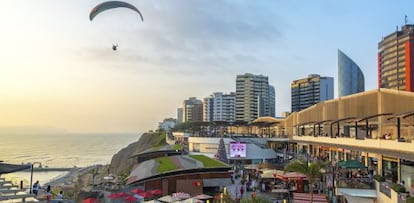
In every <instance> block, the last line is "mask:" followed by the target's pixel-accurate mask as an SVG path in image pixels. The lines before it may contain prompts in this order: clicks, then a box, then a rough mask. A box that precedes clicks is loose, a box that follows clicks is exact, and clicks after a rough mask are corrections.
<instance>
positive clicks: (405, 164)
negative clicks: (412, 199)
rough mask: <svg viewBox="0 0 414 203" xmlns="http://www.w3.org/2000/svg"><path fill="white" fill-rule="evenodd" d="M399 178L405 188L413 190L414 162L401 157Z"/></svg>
mask: <svg viewBox="0 0 414 203" xmlns="http://www.w3.org/2000/svg"><path fill="white" fill-rule="evenodd" d="M401 180H403V181H404V183H405V184H404V185H405V188H406V189H408V190H409V191H411V192H414V162H412V161H408V160H404V159H401Z"/></svg>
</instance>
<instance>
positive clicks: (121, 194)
mask: <svg viewBox="0 0 414 203" xmlns="http://www.w3.org/2000/svg"><path fill="white" fill-rule="evenodd" d="M115 194H117V195H118V196H119V197H128V196H130V195H129V194H128V193H126V192H117V193H115Z"/></svg>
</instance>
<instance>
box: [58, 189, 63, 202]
mask: <svg viewBox="0 0 414 203" xmlns="http://www.w3.org/2000/svg"><path fill="white" fill-rule="evenodd" d="M56 199H59V200H62V199H63V190H61V191H60V192H59V194H57V195H56Z"/></svg>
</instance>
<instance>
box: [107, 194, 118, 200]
mask: <svg viewBox="0 0 414 203" xmlns="http://www.w3.org/2000/svg"><path fill="white" fill-rule="evenodd" d="M120 197H121V196H120V195H119V194H118V193H112V194H110V195H109V196H108V198H109V199H117V198H120Z"/></svg>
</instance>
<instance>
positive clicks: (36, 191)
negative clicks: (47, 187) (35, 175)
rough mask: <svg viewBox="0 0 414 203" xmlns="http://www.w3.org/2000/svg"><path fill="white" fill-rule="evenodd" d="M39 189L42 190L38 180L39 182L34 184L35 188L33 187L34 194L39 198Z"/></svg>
mask: <svg viewBox="0 0 414 203" xmlns="http://www.w3.org/2000/svg"><path fill="white" fill-rule="evenodd" d="M39 189H40V183H39V181H38V180H37V181H36V182H35V183H34V184H33V187H32V190H33V194H34V195H35V196H37V194H38V193H39Z"/></svg>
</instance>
